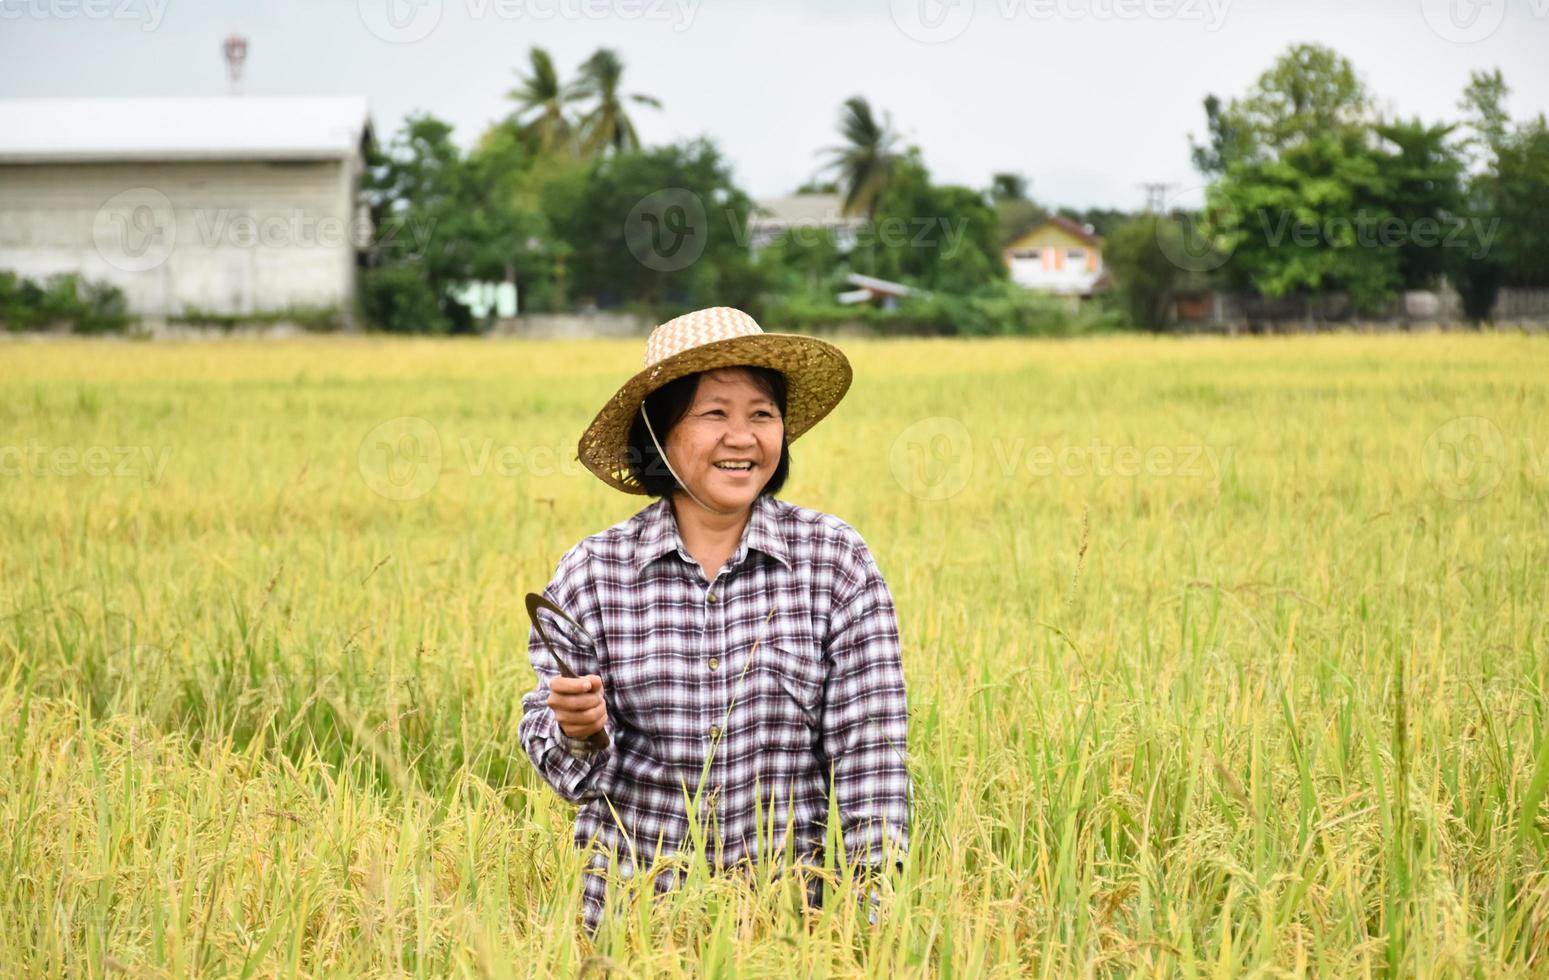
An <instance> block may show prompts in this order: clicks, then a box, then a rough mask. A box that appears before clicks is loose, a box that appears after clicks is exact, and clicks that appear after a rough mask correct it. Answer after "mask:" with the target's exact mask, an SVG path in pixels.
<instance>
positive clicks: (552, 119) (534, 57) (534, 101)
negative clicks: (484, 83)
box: [506, 47, 578, 153]
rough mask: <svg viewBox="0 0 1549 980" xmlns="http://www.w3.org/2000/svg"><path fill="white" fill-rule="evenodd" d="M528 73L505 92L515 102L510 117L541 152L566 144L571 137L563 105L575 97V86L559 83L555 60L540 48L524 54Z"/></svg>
mask: <svg viewBox="0 0 1549 980" xmlns="http://www.w3.org/2000/svg"><path fill="white" fill-rule="evenodd" d="M527 58H528V66H529V71H530V74H528V75H525V76H519V77H520V78H521V82H522V84H521V85H519V86H518V87H516V88H514V89H512V90H511V91H509V92H507V93H506V98H508V99H511V100H512V101H514V102H515V103H516V109H515V111H514V112H513V113H512V116H513V117H514V118H515V119H516V121H517V123H518V124H519V125H520V126H521V129H522V134H523V135H524V136H525V137H526V138H527V139H528V141H529V142H530V143H531V145H532V146H533V147H534V148H536V149H537V150H538V152H540V153H548V152H551V151H552V150H555V149H557V148H559V147H562V146H564V145H566V144H567V143H568V142H569V141H570V137H571V135H572V126H571V122H570V117H569V115H568V114H567V113H566V111H565V107H566V105H568V104H569V103H571V102H574V101H575V100H576V98H577V97H578V93H577V91H576V87H575V86H571V85H565V84H564V83H562V82H561V81H560V80H559V72H558V71H557V70H556V69H555V68H554V59H553V58H551V57H549V53H548V52H547V51H545V50H544V49H542V48H539V47H534V48H533V49H532V50H531V51H529V52H528V53H527Z"/></svg>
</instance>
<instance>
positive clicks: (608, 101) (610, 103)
mask: <svg viewBox="0 0 1549 980" xmlns="http://www.w3.org/2000/svg"><path fill="white" fill-rule="evenodd" d="M623 76H624V62H623V61H621V60H620V59H619V56H618V54H617V53H615V52H614V51H612V50H611V49H609V48H598V49H597V51H596V52H595V53H594V54H593V55H592V56H591V57H590V58H588V59H586V61H585V62H584V63H583V64H582V65H581V80H580V81H579V82H578V83H577V84H576V95H577V97H578V98H584V99H592V100H595V102H594V105H593V106H592V108H591V111H589V112H588V113H587V114H586V115H585V116H584V117H582V119H581V125H580V133H581V139H580V142H581V152H582V153H584V154H585V155H587V156H596V155H601V154H603V153H606V152H608V150H610V149H612V150H614V151H620V150H634V149H638V148H639V147H640V135H639V134H638V133H637V132H636V131H635V123H634V120H632V119H630V118H629V113H627V112H626V111H625V109H624V106H625V103H628V102H634V103H637V104H639V105H648V106H651V107H653V108H656V109H660V108H661V106H662V104H661V101H660V100H659V99H657V98H656V97H655V96H651V95H622V94H620V92H619V89H620V88H621V87H622V86H621V81H622V79H623Z"/></svg>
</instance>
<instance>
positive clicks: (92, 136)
mask: <svg viewBox="0 0 1549 980" xmlns="http://www.w3.org/2000/svg"><path fill="white" fill-rule="evenodd" d="M370 134H371V118H370V113H369V110H368V108H367V105H366V100H365V99H364V98H361V97H359V96H287V97H255V96H246V95H242V96H229V97H214V98H205V97H199V98H101V99H98V98H51V99H0V160H3V161H6V162H13V163H57V162H78V161H89V160H211V159H218V160H230V159H271V160H272V159H292V160H294V159H339V158H343V157H348V156H351V155H353V154H355V153H358V152H359V151H360V145H361V141H362V139H364V138H369V137H370Z"/></svg>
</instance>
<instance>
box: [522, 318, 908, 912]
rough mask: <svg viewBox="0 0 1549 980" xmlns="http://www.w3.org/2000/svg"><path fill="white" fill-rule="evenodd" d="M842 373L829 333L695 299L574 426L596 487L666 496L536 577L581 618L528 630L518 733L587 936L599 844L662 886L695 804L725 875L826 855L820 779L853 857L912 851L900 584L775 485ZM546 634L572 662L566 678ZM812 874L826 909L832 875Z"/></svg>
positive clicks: (881, 857)
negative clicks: (575, 865) (530, 670)
mask: <svg viewBox="0 0 1549 980" xmlns="http://www.w3.org/2000/svg"><path fill="white" fill-rule="evenodd" d="M850 380H851V369H850V365H849V362H848V360H847V359H846V358H845V356H844V354H843V353H842V352H840V351H839V349H838V348H837V347H835V346H833V345H832V344H828V343H826V342H824V341H821V340H818V339H816V338H812V337H803V336H799V335H793V334H771V333H765V332H764V331H763V330H762V329H761V328H760V327H759V325H758V323H757V322H755V321H754V319H753V318H752V317H750V316H749V315H747V314H746V313H743V312H742V311H740V310H735V309H732V308H730V307H714V308H711V309H706V310H699V311H696V312H694V313H689V314H686V315H684V316H681V317H678V318H676V319H674V320H669V321H668V322H666V323H663V324H661V325H660V326H658V327H656V329H655V330H653V331H652V333H651V335H650V337H649V338H648V339H647V341H646V345H645V368H644V369H643V370H642V371H640V372H639V373H638V374H636V375H635V376H634V377H633V378H631V379H629V380H628V381H627V382H625V384H624V385H623V386H622V387H621V388H620V389H619V390H618V392H617V393H616V394H615V395H614V396H613V397H612V398H610V399H609V400H608V402H607V404H606V405H605V406H604V407H603V409H602V410H601V411H600V412H599V413H598V414H597V417H596V418H595V419H594V420H593V421H592V423H591V425H590V426H589V427H588V428H587V430H586V433H585V434H584V435H583V436H582V438H581V442H580V447H579V454H578V455H579V457H580V459H581V461H582V462H583V463H584V464H585V465H586V467H587V468H588V469H589V470H591V471H592V472H593V473H594V474H596V475H597V476H598V477H599V478H601V479H602V480H603V481H604V482H606V483H607V484H608V485H609V486H612V487H614V488H616V489H618V490H621V491H623V492H624V493H630V494H648V495H652V496H655V497H656V498H657V499H656V500H655V501H654V502H653V503H651V504H649V505H647V506H646V507H644V508H643V509H641V510H640V511H639V512H637V513H636V514H635V515H634V516H632V517H630V518H629V519H627V520H625V521H622V522H620V523H618V524H615V525H614V526H613V527H610V528H608V529H607V530H604V531H601V532H598V533H596V534H593V535H591V536H590V537H587V538H585V539H583V540H582V541H580V542H579V543H578V544H576V545H575V546H574V547H572V548H571V549H570V550H569V551H567V552H566V553H565V555H564V556H563V557H562V558H561V559H560V561H559V565H558V568H557V569H556V571H555V574H554V578H553V581H552V582H550V583H549V586H548V588H547V589H546V590H545V596H546V597H547V598H548V599H549V600H551V601H552V602H554V603H555V604H557V605H558V606H559V607H560V608H561V609H562V610H564V611H565V612H567V613H568V614H569V615H570V616H572V617H573V618H574V619H575V620H576V621H577V623H578V624H579V626H580V627H582V630H575V631H565V630H550V629H547V628H545V630H544V632H543V634H542V635H540V633H539V632H538V630H537V629H536V628H534V629H533V631H532V633H531V634H530V636H529V639H528V652H529V656H530V657H531V659H532V664H533V667H534V669H535V670H536V671H537V674H538V685H537V688H536V689H535V690H534V691H532V692H531V693H530V694H528V695H526V696H525V697H524V698H523V701H522V707H523V717H522V720H521V723H520V726H519V733H520V736H521V741H522V745H523V747H524V748H525V750H526V752H527V755H528V757H529V758H530V759H531V760H532V763H533V765H534V766H535V767H536V769H537V771H538V772H539V774H541V775H542V777H543V779H544V780H545V781H546V782H547V783H548V784H549V785H550V786H552V787H553V789H554V790H555V792H556V793H558V794H559V795H560V796H561V797H562V798H564V799H565V800H567V801H570V802H573V803H577V804H579V805H580V809H579V810H578V812H577V816H576V825H575V840H576V844H577V846H578V847H580V848H582V849H583V850H589V852H590V857H589V860H588V867H587V873H586V875H585V881H584V886H583V891H582V896H581V904H582V912H583V916H584V919H585V925H586V928H587V930H588V932H589V933H590V934H593V935H595V933H596V931H597V928H598V926H599V924H600V921H601V919H602V917H603V910H604V907H605V903H606V899H607V871H608V868H609V864H610V861H611V862H613V863H614V865H615V867H617V869H618V871H619V873H620V874H622V875H624V876H626V877H628V876H632V875H633V874H634V873H635V862H636V861H638V862H639V864H640V865H641V868H640V870H641V872H642V873H645V872H648V871H651V870H653V869H655V870H656V874H657V877H656V880H655V882H654V890H655V891H657V892H661V891H665V890H666V889H668V888H671V887H674V885H675V884H677V883H678V882H679V880H680V872H681V863H680V862H679V861H678V860H676V859H678V858H683V857H686V856H687V855H688V854H689V853H692V850H693V844H692V837H691V834H690V831H689V825H690V820H691V819H692V820H694V821H695V822H696V823H698V824H699V825H700V826H703V827H704V829H705V832H706V838H707V840H708V843H707V847H706V851H707V856H708V857H709V859H710V860H711V861H712V862H713V866H714V867H716V868H717V869H718V870H725V869H726V868H728V867H736V868H738V869H740V870H743V871H744V872H746V871H747V870H749V869H751V867H752V866H753V864H754V863H755V862H757V861H759V860H765V861H769V862H770V863H771V864H772V865H773V866H774V868H775V873H776V874H779V873H780V871H781V870H783V869H784V868H790V867H799V866H801V865H808V866H817V867H821V865H822V863H823V862H822V854H823V849H824V844H825V832H826V829H827V823H828V818H829V804H830V802H831V801H830V787H832V793H833V796H834V799H833V801H832V802H834V803H836V804H837V806H836V810H837V813H838V816H839V827H838V828H836V829H837V830H838V831H839V836H840V837H842V840H843V842H844V850H845V852H846V854H845V855H844V856H845V858H846V859H847V860H848V862H849V863H850V864H851V865H852V866H854V867H856V868H858V869H859V870H860V871H861V872H862V873H863V874H876V873H878V872H879V871H880V870H882V869H884V868H889V867H898V866H899V865H901V860H902V855H903V854H904V852H905V851H906V850H907V848H908V842H909V819H910V811H911V809H912V807H911V802H912V785H911V783H910V779H909V775H908V771H907V768H906V764H907V753H906V734H907V732H906V720H907V714H906V700H905V689H904V676H903V668H902V663H901V661H900V657H899V637H898V624H897V616H896V612H895V610H894V605H893V598H892V594H891V593H890V591H889V590H888V586H887V583H886V582H885V581H884V580H883V577H882V573H881V572H880V571H879V570H878V568H877V564H876V562H875V560H874V559H873V558H872V555H871V552H870V551H869V550H868V549H867V547H866V543H865V541H863V540H862V538H861V536H860V535H859V534H858V533H857V532H856V531H855V529H854V528H852V527H851V526H850V525H849V524H847V523H845V522H844V521H842V520H840V519H839V518H837V517H834V516H831V515H829V514H824V513H820V512H818V511H816V510H812V509H809V508H806V507H801V506H798V505H795V504H792V503H788V502H786V501H783V500H779V499H777V498H776V497H775V496H774V495H775V493H777V492H778V491H779V490H780V488H781V487H782V485H783V484H784V482H785V478H786V475H787V473H788V472H789V470H790V451H789V444H790V443H792V442H794V441H795V440H796V439H797V437H799V436H800V435H802V434H803V433H804V432H806V431H807V430H808V429H810V428H811V427H812V426H813V425H814V424H815V423H816V422H818V421H819V420H820V419H822V418H823V417H824V416H825V415H827V414H828V413H829V411H831V410H832V409H833V407H834V406H835V405H836V404H838V402H839V400H840V399H841V398H843V397H844V394H845V392H846V391H847V390H848V389H849V386H850ZM664 444H665V445H664ZM547 622H548V621H547V620H545V623H547ZM583 637H585V639H582V638H583ZM546 643H553V644H554V649H553V651H550V650H549V649H547V648H546V645H545V644H546ZM552 653H559V654H560V656H561V657H562V658H563V659H564V660H565V662H566V663H567V664H569V665H570V666H571V667H572V668H573V669H574V670H575V671H576V672H577V673H578V674H580V675H582V676H580V677H576V678H567V677H561V676H558V668H557V666H556V665H555V661H554V658H553V656H552ZM599 733H601V734H599ZM686 796H687V797H688V798H690V799H693V800H697V811H698V812H697V813H691V812H690V810H689V802H688V800H686V798H685V797H686ZM760 817H762V820H761V819H760ZM788 826H789V828H790V830H789V832H787V827H788ZM663 859H665V860H663ZM836 861H837V856H836ZM658 862H660V863H658ZM805 880H806V886H807V887H806V893H805V897H806V900H807V901H808V902H809V903H810V904H814V905H820V904H821V902H822V883H821V880H820V879H817V878H815V877H809V878H806V879H805Z"/></svg>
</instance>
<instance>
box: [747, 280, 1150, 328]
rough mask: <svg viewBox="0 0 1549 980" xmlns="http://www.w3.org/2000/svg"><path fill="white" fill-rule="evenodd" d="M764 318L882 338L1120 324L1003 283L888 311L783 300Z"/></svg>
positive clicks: (1107, 312) (1100, 311) (1093, 307)
mask: <svg viewBox="0 0 1549 980" xmlns="http://www.w3.org/2000/svg"><path fill="white" fill-rule="evenodd" d="M767 319H768V320H769V322H770V323H771V324H775V325H776V326H775V327H772V329H779V330H789V331H793V332H797V333H823V332H826V331H828V330H833V329H835V328H837V327H842V326H861V327H866V328H869V329H871V330H873V331H875V332H876V333H877V334H879V335H881V336H960V337H1068V336H1076V335H1079V334H1087V333H1095V332H1101V331H1108V330H1116V329H1120V328H1122V326H1123V317H1122V316H1121V315H1119V314H1117V313H1115V312H1114V311H1112V310H1111V308H1109V307H1108V306H1107V305H1106V304H1093V303H1089V304H1086V305H1083V306H1082V307H1081V308H1079V309H1078V310H1075V311H1073V310H1071V309H1070V307H1069V306H1068V304H1067V303H1066V302H1065V301H1064V300H1062V299H1059V298H1057V297H1054V296H1049V295H1047V294H1045V293H1038V292H1034V291H1032V290H1029V289H1024V288H1023V287H1021V286H1018V285H1016V284H1014V283H1010V282H1004V281H1001V282H993V283H988V284H986V285H984V286H981V287H979V288H978V289H975V290H974V291H973V292H971V293H967V294H964V295H955V294H949V293H928V294H921V295H917V296H911V297H908V298H905V299H903V300H902V301H900V302H899V304H898V306H897V308H896V309H892V310H884V309H879V308H877V307H873V306H869V305H865V304H857V305H854V306H844V305H840V304H838V303H823V302H814V301H811V300H800V299H797V300H785V301H781V302H776V303H771V304H770V307H769V311H768V315H767Z"/></svg>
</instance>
